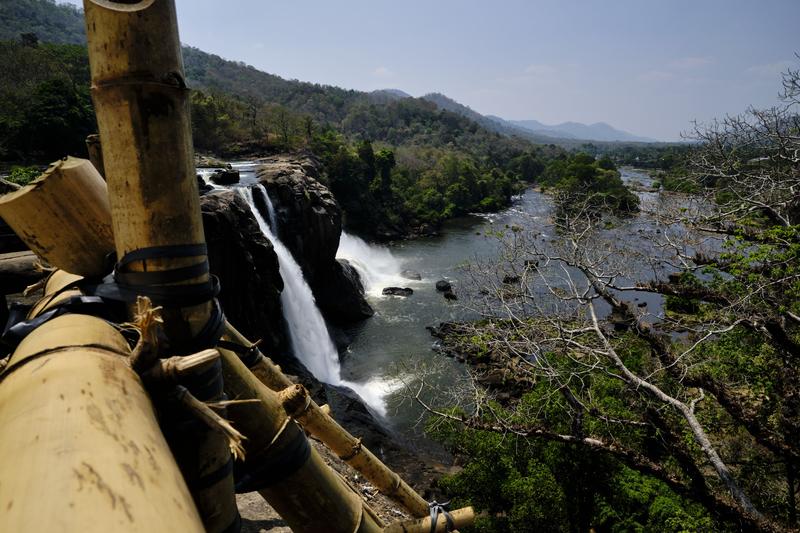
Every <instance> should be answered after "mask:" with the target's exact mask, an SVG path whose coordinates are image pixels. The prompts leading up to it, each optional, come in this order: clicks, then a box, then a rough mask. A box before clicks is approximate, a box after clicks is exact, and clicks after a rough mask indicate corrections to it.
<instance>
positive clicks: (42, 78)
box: [0, 0, 560, 237]
mask: <svg viewBox="0 0 800 533" xmlns="http://www.w3.org/2000/svg"><path fill="white" fill-rule="evenodd" d="M1 6H2V7H1V8H0V9H2V10H3V11H2V13H3V15H4V17H3V19H4V23H5V24H4V26H3V28H2V30H3V32H4V33H3V34H2V35H3V37H2V39H5V41H4V42H3V41H2V40H0V69H2V71H3V72H4V76H3V78H2V79H1V80H0V159H5V160H17V161H19V160H29V161H30V160H33V161H48V160H52V159H54V158H58V157H61V156H63V155H65V153H73V154H77V155H81V153H82V151H83V150H84V148H83V139H84V138H85V136H86V134H87V133H90V132H92V131H94V129H95V123H94V114H93V112H92V103H91V98H90V96H89V94H90V92H89V78H88V58H87V55H86V48H85V41H86V36H85V30H84V27H83V20H82V13H81V12H80V11H79V10H76V9H75V8H73V7H71V6H67V5H59V4H55V3H54V2H53V1H52V0H3V3H2V4H1ZM30 33H35V34H36V35H37V37H38V43H37V42H36V40H33V39H31V38H27V39H20V35H21V34H30ZM66 43H78V44H66ZM183 51H184V64H185V70H186V76H187V84H188V85H189V87H190V88H191V89H192V94H191V103H192V125H193V133H194V142H195V147H196V149H198V150H199V151H206V152H213V153H216V154H218V155H221V156H223V157H225V156H227V157H234V156H236V157H244V156H247V155H264V154H268V153H271V152H277V151H286V150H295V149H299V148H310V149H312V150H313V151H314V152H315V153H316V154H317V155H318V156H319V157H320V158H321V159H322V160H323V162H324V163H325V166H326V168H327V170H328V172H327V178H326V179H327V181H328V184H329V186H330V187H331V189H332V190H333V192H334V194H336V196H337V198H338V199H339V201H340V202H341V204H342V206H343V208H344V209H345V212H346V213H347V215H348V220H347V221H348V224H350V226H351V227H355V228H357V229H361V230H362V231H364V232H368V233H373V234H377V235H383V236H387V237H391V236H399V235H402V234H405V233H407V232H408V231H410V230H412V229H413V228H422V227H430V226H431V225H434V226H435V225H436V224H437V223H439V222H440V221H442V220H443V219H445V218H448V217H451V216H455V215H459V214H462V213H465V212H468V211H475V210H481V211H488V210H495V209H499V208H501V207H502V206H504V205H507V204H508V203H509V201H510V198H511V196H512V194H513V193H514V192H515V191H516V190H518V188H519V186H518V182H519V181H520V180H527V181H530V180H532V179H534V178H535V177H536V175H537V172H540V169H541V168H543V167H544V165H543V164H542V161H545V160H547V159H549V158H551V157H552V156H553V155H556V154H558V153H559V152H560V150H559V149H557V148H556V147H555V146H553V145H549V146H537V145H534V144H532V143H531V142H530V140H529V139H525V138H521V137H517V136H514V135H504V134H501V133H499V132H498V131H496V128H495V129H490V128H487V127H485V125H482V124H480V123H478V122H476V121H475V120H472V118H470V117H469V116H464V114H463V113H459V112H458V111H459V110H458V109H456V112H453V111H450V110H446V109H443V108H442V107H440V106H437V105H436V103H434V102H431V101H428V100H425V99H423V98H400V97H387V95H386V94H382V93H379V92H378V93H365V92H359V91H353V90H347V89H342V88H338V87H331V86H325V85H319V84H313V83H307V82H300V81H296V80H285V79H283V78H280V77H279V76H275V75H273V74H268V73H266V72H261V71H259V70H257V69H255V68H254V67H252V66H249V65H246V64H244V63H241V62H236V61H230V60H226V59H223V58H221V57H218V56H216V55H213V54H208V53H206V52H203V51H201V50H198V49H196V48H192V47H184V50H183ZM373 145H374V146H373ZM376 207H377V208H376Z"/></svg>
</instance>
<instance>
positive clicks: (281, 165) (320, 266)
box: [257, 155, 373, 325]
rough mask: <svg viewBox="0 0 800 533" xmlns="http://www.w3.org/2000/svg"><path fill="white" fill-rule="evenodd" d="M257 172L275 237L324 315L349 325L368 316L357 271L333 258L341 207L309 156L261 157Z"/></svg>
mask: <svg viewBox="0 0 800 533" xmlns="http://www.w3.org/2000/svg"><path fill="white" fill-rule="evenodd" d="M260 163H261V166H260V167H259V169H258V171H257V176H258V179H259V181H260V183H261V184H262V185H264V187H265V188H266V189H267V192H268V193H269V196H270V199H271V200H272V203H273V205H274V207H275V210H276V214H277V219H278V236H279V237H280V239H281V242H283V244H285V245H286V247H287V248H288V249H289V250H290V251H291V252H292V255H293V256H294V258H295V260H296V261H297V263H298V264H299V265H300V268H302V269H303V274H304V276H305V278H306V281H307V282H308V284H309V286H310V287H311V290H312V291H313V293H314V297H315V299H316V301H317V305H318V306H319V308H320V310H321V311H322V313H323V315H324V316H325V318H327V319H328V320H329V321H331V322H333V323H336V324H342V325H343V324H348V323H352V322H356V321H359V320H363V319H365V318H368V317H370V316H372V314H373V311H372V308H371V307H370V306H369V304H368V303H367V301H366V300H365V299H364V288H363V286H362V285H361V282H360V281H359V279H358V274H357V273H356V272H355V270H354V269H353V268H352V267H351V266H350V265H349V264H347V263H344V262H340V261H337V260H336V251H337V249H338V248H339V237H340V236H341V233H342V212H341V209H340V208H339V204H338V203H337V202H336V199H335V198H334V197H333V194H331V192H330V190H328V188H327V187H325V186H324V185H323V184H322V183H320V182H319V181H317V179H316V178H317V177H318V176H319V173H320V163H319V161H317V160H316V159H315V158H314V157H313V156H310V155H298V156H275V157H269V158H266V159H263V160H261V161H260Z"/></svg>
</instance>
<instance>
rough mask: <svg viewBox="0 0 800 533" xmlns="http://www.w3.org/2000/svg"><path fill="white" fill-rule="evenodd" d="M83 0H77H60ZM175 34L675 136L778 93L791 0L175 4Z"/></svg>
mask: <svg viewBox="0 0 800 533" xmlns="http://www.w3.org/2000/svg"><path fill="white" fill-rule="evenodd" d="M70 3H73V4H77V5H81V4H82V2H81V0H70ZM177 6H178V18H179V21H180V32H181V40H182V41H183V42H184V43H186V44H190V45H192V46H196V47H198V48H201V49H203V50H205V51H207V52H211V53H214V54H218V55H220V56H222V57H225V58H227V59H234V60H238V61H244V62H245V63H249V64H251V65H253V66H255V67H257V68H259V69H261V70H265V71H267V72H271V73H274V74H278V75H280V76H283V77H286V78H296V79H299V80H304V81H312V82H318V83H325V84H332V85H338V86H341V87H346V88H354V89H361V90H373V89H380V88H398V89H402V90H404V91H406V92H408V93H410V94H412V95H414V96H421V95H423V94H425V93H428V92H434V91H436V92H442V93H444V94H446V95H448V96H450V97H452V98H454V99H456V100H458V101H460V102H462V103H464V104H466V105H469V106H470V107H472V108H473V109H475V110H476V111H479V112H481V113H484V114H494V115H499V116H501V117H503V118H508V119H537V120H539V121H542V122H545V123H556V122H563V121H568V120H573V121H577V122H586V123H591V122H597V121H604V122H608V123H610V124H612V125H614V126H616V127H618V128H621V129H625V130H628V131H631V132H633V133H636V134H640V135H646V136H650V137H655V138H658V139H665V140H672V139H677V138H678V137H679V135H680V132H681V131H685V130H686V129H687V128H688V127H689V125H690V121H691V120H693V119H697V120H701V121H702V120H708V119H710V118H712V117H714V116H721V115H724V114H725V113H737V112H740V111H742V110H744V108H745V107H747V106H748V105H750V104H753V105H756V106H767V105H771V104H773V103H775V101H776V96H777V93H778V91H779V89H780V73H781V72H782V71H783V70H785V69H786V67H787V66H792V65H794V66H800V60H797V59H796V57H795V55H794V54H795V52H800V0H752V1H744V0H662V1H656V0H604V1H601V0H595V1H590V0H581V1H579V0H528V1H522V0H508V1H506V0H484V1H472V0H460V1H456V0H427V1H419V0H407V1H398V0H393V1H391V2H388V1H383V0H371V1H366V0H365V1H362V0H358V1H351V0H338V1H331V0H325V1H322V0H320V1H316V0H315V1H312V0H292V1H287V0H284V1H275V0H224V1H223V0H177Z"/></svg>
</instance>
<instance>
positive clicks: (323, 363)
mask: <svg viewBox="0 0 800 533" xmlns="http://www.w3.org/2000/svg"><path fill="white" fill-rule="evenodd" d="M254 189H257V190H258V191H259V192H260V193H261V194H262V195H263V197H264V199H265V201H266V203H267V207H268V211H269V218H270V222H271V223H272V227H270V224H268V223H267V221H266V220H265V219H264V217H263V215H262V214H261V211H259V209H258V207H256V204H255V202H254V201H253V190H254ZM236 190H237V191H238V192H239V194H240V195H241V196H242V197H243V198H244V199H245V200H246V201H247V204H248V205H249V206H250V211H252V213H253V216H254V217H255V218H256V221H257V222H258V226H259V228H260V229H261V232H262V233H263V234H264V236H265V237H267V239H269V241H270V242H271V243H272V246H273V248H274V250H275V254H276V255H277V256H278V265H279V267H280V273H281V278H282V279H283V291H281V305H282V306H283V313H284V318H285V319H286V323H287V325H288V327H289V339H290V341H291V344H292V350H293V352H294V354H295V357H297V358H298V359H299V360H300V362H301V363H303V365H304V366H305V367H306V368H307V369H308V370H309V372H311V373H312V374H313V375H314V377H316V378H317V379H319V380H320V381H323V382H325V383H328V384H331V385H343V386H345V387H349V388H351V389H353V390H354V391H355V392H356V393H357V394H358V395H359V396H360V397H361V398H362V399H363V400H364V401H365V402H366V403H367V404H368V405H369V406H370V407H372V408H373V409H375V410H376V411H377V412H379V413H380V414H381V415H384V414H385V413H386V407H385V405H384V401H383V397H384V395H385V394H386V393H387V392H388V390H387V388H386V387H385V386H384V385H383V384H382V383H381V381H380V380H372V381H369V382H367V383H352V382H349V381H346V380H343V379H342V378H341V375H340V371H341V367H340V365H339V353H338V352H337V350H336V346H334V344H333V341H332V340H331V336H330V333H328V327H327V326H326V325H325V319H324V318H323V317H322V313H320V311H319V308H318V307H317V304H316V302H315V301H314V295H313V293H312V292H311V287H309V286H308V283H306V280H305V278H304V277H303V271H302V269H301V268H300V265H298V264H297V261H295V260H294V257H293V256H292V253H291V252H290V251H289V249H288V248H286V246H284V245H283V243H282V242H281V241H280V239H278V237H277V227H278V226H277V219H276V217H275V209H274V207H273V205H272V202H271V200H270V198H269V195H268V194H267V191H266V189H264V186H263V185H261V184H257V185H255V186H254V187H253V188H238V189H236Z"/></svg>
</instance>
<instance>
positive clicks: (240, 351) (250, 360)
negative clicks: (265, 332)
mask: <svg viewBox="0 0 800 533" xmlns="http://www.w3.org/2000/svg"><path fill="white" fill-rule="evenodd" d="M217 346H219V347H220V348H223V349H225V350H230V351H232V352H234V353H235V354H236V355H238V356H239V360H240V361H241V362H242V363H244V365H245V366H246V367H247V368H253V367H254V366H255V365H256V363H258V362H259V361H261V358H262V357H264V355H263V354H262V353H261V350H259V349H258V346H256V345H255V344H254V345H252V346H250V347H249V348H248V347H247V346H242V345H241V344H239V343H238V342H231V341H222V340H221V341H218V342H217Z"/></svg>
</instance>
